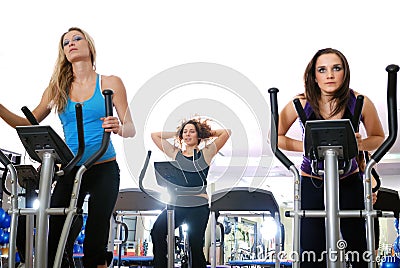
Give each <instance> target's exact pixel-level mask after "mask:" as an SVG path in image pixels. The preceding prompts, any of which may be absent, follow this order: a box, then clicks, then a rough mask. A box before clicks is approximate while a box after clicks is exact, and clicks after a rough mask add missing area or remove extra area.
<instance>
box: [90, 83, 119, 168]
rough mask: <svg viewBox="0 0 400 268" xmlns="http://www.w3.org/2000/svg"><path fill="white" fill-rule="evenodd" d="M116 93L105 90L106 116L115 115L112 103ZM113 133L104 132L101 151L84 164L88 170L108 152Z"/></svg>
mask: <svg viewBox="0 0 400 268" xmlns="http://www.w3.org/2000/svg"><path fill="white" fill-rule="evenodd" d="M113 94H114V91H112V89H105V90H103V95H104V101H105V105H106V116H112V115H113V103H112V95H113ZM110 136H111V132H106V131H104V132H103V139H102V141H101V146H100V149H99V150H98V151H97V152H96V153H95V154H93V155H92V156H91V157H90V158H89V159H88V160H86V162H85V163H84V164H83V165H84V166H85V167H86V168H87V169H89V168H90V167H91V166H92V165H93V164H94V163H95V162H96V161H97V160H99V158H100V157H102V156H103V154H104V153H105V152H106V151H107V148H108V144H109V143H110Z"/></svg>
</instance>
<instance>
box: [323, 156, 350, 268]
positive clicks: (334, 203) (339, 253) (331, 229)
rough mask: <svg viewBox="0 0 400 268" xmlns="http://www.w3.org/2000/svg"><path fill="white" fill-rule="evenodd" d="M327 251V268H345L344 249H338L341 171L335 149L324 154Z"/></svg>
mask: <svg viewBox="0 0 400 268" xmlns="http://www.w3.org/2000/svg"><path fill="white" fill-rule="evenodd" d="M324 162H325V163H324V164H325V166H324V168H325V184H324V191H325V209H326V218H325V226H326V234H325V235H326V250H327V255H326V256H327V267H328V268H339V267H344V261H345V260H344V256H345V255H344V248H341V247H338V243H339V239H340V220H339V171H338V155H337V152H336V151H335V150H334V149H327V150H326V151H325V152H324Z"/></svg>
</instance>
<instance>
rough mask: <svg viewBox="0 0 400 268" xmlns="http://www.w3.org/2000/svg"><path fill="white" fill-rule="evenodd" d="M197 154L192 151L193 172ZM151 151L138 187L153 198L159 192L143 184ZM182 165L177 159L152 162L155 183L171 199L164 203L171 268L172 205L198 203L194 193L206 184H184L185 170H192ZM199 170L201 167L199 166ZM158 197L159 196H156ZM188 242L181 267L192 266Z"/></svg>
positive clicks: (173, 225)
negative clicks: (180, 197)
mask: <svg viewBox="0 0 400 268" xmlns="http://www.w3.org/2000/svg"><path fill="white" fill-rule="evenodd" d="M196 156H197V152H196V150H194V153H193V167H194V168H195V172H197V173H198V172H199V168H198V167H197V165H198V163H197V159H196V158H195V157H196ZM150 157H151V151H148V152H147V156H146V159H145V163H144V165H143V168H142V170H141V173H140V175H139V188H140V190H142V191H143V192H144V193H146V194H147V195H148V196H150V197H151V198H155V196H159V195H160V194H159V193H155V192H151V191H149V190H147V189H146V188H145V187H144V186H143V179H144V177H145V174H146V170H147V167H148V165H149V162H150ZM193 167H187V166H184V167H183V168H182V167H181V166H180V165H179V163H177V161H164V162H154V169H155V175H156V179H157V183H158V184H159V185H160V186H162V187H166V188H167V190H168V193H169V194H170V197H171V201H169V202H167V203H166V206H167V228H168V230H167V245H168V248H167V258H168V263H167V264H168V268H173V267H174V266H175V265H174V262H175V242H176V241H175V211H174V206H179V204H185V205H191V204H193V205H196V204H197V203H198V201H197V199H196V195H197V194H200V193H203V191H204V190H205V188H206V187H207V185H206V184H204V182H203V184H202V185H199V186H195V187H189V186H184V182H186V180H187V178H186V176H185V174H184V170H185V171H188V170H189V171H193V170H191V168H193ZM200 170H201V167H200ZM179 195H185V198H184V199H182V200H179ZM156 199H159V198H156ZM187 244H189V242H188V241H187V242H186V243H185V246H184V247H183V251H184V252H183V254H182V255H183V257H182V263H181V266H182V267H189V268H190V267H192V266H191V256H190V247H186V245H187Z"/></svg>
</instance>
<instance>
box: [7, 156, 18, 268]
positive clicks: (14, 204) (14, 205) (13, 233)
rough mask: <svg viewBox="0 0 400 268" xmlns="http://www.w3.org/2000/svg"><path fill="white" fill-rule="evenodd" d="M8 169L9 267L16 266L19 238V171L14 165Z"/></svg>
mask: <svg viewBox="0 0 400 268" xmlns="http://www.w3.org/2000/svg"><path fill="white" fill-rule="evenodd" d="M7 169H8V170H9V171H10V176H11V187H12V188H11V192H12V194H11V210H12V212H11V224H10V229H11V230H10V245H9V252H8V267H14V266H15V249H16V241H17V239H16V237H17V226H18V215H17V210H18V189H17V171H16V170H15V167H14V166H13V165H12V164H9V165H7Z"/></svg>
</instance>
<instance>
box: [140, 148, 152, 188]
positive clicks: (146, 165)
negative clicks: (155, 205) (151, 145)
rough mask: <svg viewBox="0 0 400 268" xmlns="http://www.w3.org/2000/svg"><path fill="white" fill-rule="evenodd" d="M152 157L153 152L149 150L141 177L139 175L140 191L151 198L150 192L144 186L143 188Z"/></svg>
mask: <svg viewBox="0 0 400 268" xmlns="http://www.w3.org/2000/svg"><path fill="white" fill-rule="evenodd" d="M150 157H151V151H150V150H149V151H147V155H146V160H145V161H144V165H143V168H142V170H141V171H140V175H139V188H140V190H141V191H142V192H143V193H145V194H147V195H148V196H151V195H150V194H149V192H148V191H147V190H146V189H145V188H144V186H143V179H144V176H145V175H146V170H147V167H148V166H149V162H150Z"/></svg>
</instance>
